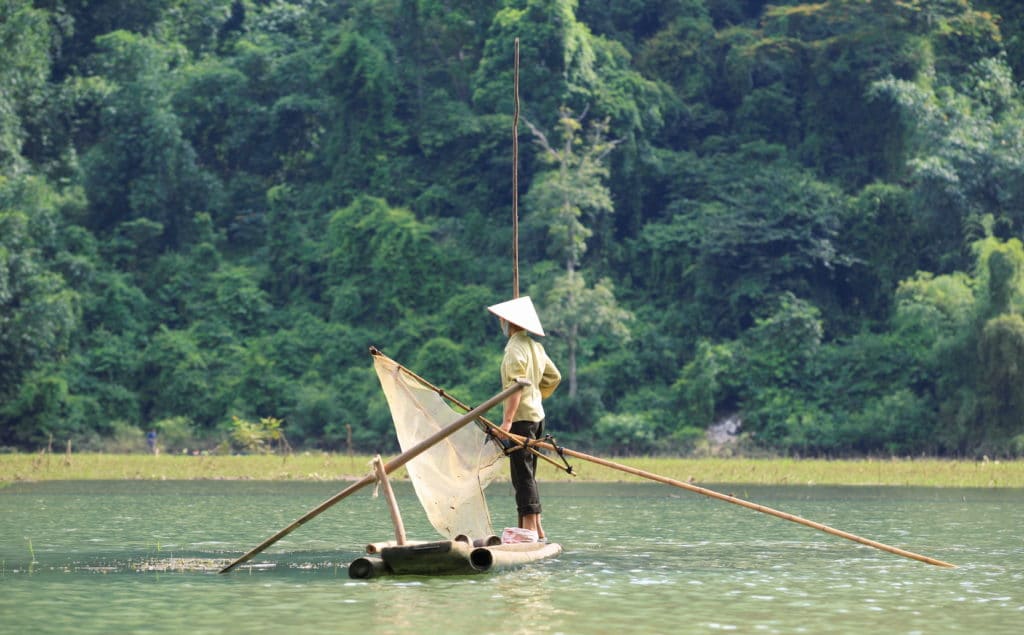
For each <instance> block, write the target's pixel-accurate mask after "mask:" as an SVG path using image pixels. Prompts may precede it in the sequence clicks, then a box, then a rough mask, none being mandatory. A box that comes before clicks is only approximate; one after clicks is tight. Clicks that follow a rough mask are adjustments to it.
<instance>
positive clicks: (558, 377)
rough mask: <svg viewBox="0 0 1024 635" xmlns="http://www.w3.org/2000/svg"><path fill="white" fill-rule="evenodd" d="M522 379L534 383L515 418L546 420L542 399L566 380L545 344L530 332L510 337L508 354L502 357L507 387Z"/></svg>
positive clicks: (526, 389)
mask: <svg viewBox="0 0 1024 635" xmlns="http://www.w3.org/2000/svg"><path fill="white" fill-rule="evenodd" d="M520 378H523V379H527V380H529V382H530V385H529V386H527V387H525V388H523V396H522V399H520V400H519V408H518V409H516V412H515V414H514V415H513V416H512V419H511V421H534V422H537V423H539V422H541V421H544V406H542V405H541V400H542V399H545V398H547V397H549V396H551V393H553V392H554V391H555V388H556V387H558V383H559V382H560V381H562V374H561V373H560V372H558V368H556V367H555V365H554V363H552V361H551V359H550V358H549V357H548V355H547V353H545V352H544V347H543V346H542V345H541V344H540V343H539V342H535V341H534V340H533V339H531V338H530V336H529V335H528V334H527V332H526V331H517V332H516V333H514V334H513V335H512V336H511V337H509V338H508V343H507V344H506V345H505V357H504V359H502V360H501V385H502V387H503V388H508V387H509V386H511V385H512V384H514V383H515V381H516V380H517V379H520Z"/></svg>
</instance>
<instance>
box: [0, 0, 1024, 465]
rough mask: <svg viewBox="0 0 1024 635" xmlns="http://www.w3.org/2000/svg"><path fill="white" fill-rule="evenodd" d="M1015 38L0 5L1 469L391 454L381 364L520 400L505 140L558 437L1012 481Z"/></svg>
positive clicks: (218, 3) (411, 13)
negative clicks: (153, 459)
mask: <svg viewBox="0 0 1024 635" xmlns="http://www.w3.org/2000/svg"><path fill="white" fill-rule="evenodd" d="M1022 26H1024V5H1022V4H1020V3H1018V2H1015V1H1014V0H971V1H969V0H873V1H867V0H826V1H822V2H814V3H812V2H787V1H785V0H778V1H776V2H773V3H768V2H764V1H761V0H714V1H712V0H578V1H577V0H500V1H488V0H349V1H346V0H331V1H326V0H200V1H189V0H92V1H90V2H69V1H65V0H38V1H36V2H30V1H28V0H0V51H2V52H0V447H6V448H14V449H20V450H33V451H34V450H38V449H40V448H44V447H48V446H54V445H55V446H56V447H57V449H58V450H59V449H62V448H63V447H64V444H65V443H66V442H68V441H70V442H71V443H72V444H73V446H74V448H75V449H76V450H78V449H83V450H90V449H95V450H99V449H102V450H113V451H117V450H119V449H124V450H133V449H141V448H144V447H145V438H144V437H145V434H146V432H148V431H149V430H154V431H156V432H157V433H158V434H159V439H160V441H159V442H160V444H161V445H162V446H163V447H164V448H165V449H167V450H169V451H180V450H181V449H182V448H185V447H188V448H193V449H194V448H197V447H202V448H205V449H213V448H215V447H216V446H218V445H220V446H221V447H226V445H225V444H227V443H229V442H233V443H235V447H236V448H237V447H239V444H241V445H242V446H248V447H249V449H250V450H253V449H263V448H266V447H269V445H270V443H271V442H272V441H277V442H279V443H284V442H287V443H288V444H290V446H292V447H294V448H296V449H303V448H305V449H322V450H354V451H358V452H378V451H380V452H386V451H390V450H393V449H394V446H395V442H394V440H393V437H394V435H393V433H392V432H391V427H390V421H389V414H388V410H387V406H386V404H385V402H384V399H383V397H382V395H381V394H380V391H379V389H378V386H377V382H376V377H375V376H374V374H373V371H372V366H371V364H370V360H369V356H368V355H367V349H368V346H370V345H375V346H378V347H380V348H381V349H382V350H383V351H384V352H385V353H387V354H388V355H389V356H391V357H393V358H395V359H397V360H399V361H400V362H402V363H404V364H405V365H407V366H409V367H410V368H412V369H413V370H415V371H416V372H417V373H419V374H420V375H422V376H424V377H426V378H428V379H429V380H431V381H432V382H434V383H435V384H437V385H439V386H442V387H444V388H445V389H446V390H447V391H448V392H449V393H450V394H452V395H455V396H457V397H458V398H459V399H461V400H462V401H465V402H467V403H474V402H479V401H482V400H483V399H485V398H487V397H488V396H490V395H491V394H494V393H495V392H497V390H498V389H499V386H498V363H499V360H500V358H501V352H502V347H503V340H502V338H501V335H500V332H499V330H498V326H497V324H496V321H495V320H494V319H493V318H491V317H490V316H489V315H488V314H487V312H486V311H485V307H486V306H487V305H489V304H494V303H496V302H500V301H503V300H506V299H509V298H510V297H511V295H512V199H513V197H512V194H513V189H512V177H513V160H512V146H513V144H512V141H513V126H514V123H516V124H517V129H518V142H519V143H518V150H519V161H518V186H519V187H518V195H519V196H518V200H519V219H520V229H519V259H520V285H521V290H522V292H523V293H524V294H529V295H530V296H531V297H532V298H533V299H534V301H535V303H536V304H537V306H538V308H539V311H540V314H541V318H542V320H543V321H544V325H545V328H546V330H547V331H548V337H547V338H546V340H545V345H546V347H547V348H548V351H549V353H550V354H551V356H552V358H553V359H554V360H555V361H556V363H557V364H558V365H559V366H560V368H561V369H562V371H563V375H564V377H565V379H564V384H563V386H562V387H560V388H559V390H558V392H556V394H555V396H554V397H553V398H552V399H551V400H550V401H549V403H548V405H547V406H546V407H547V409H548V417H549V424H548V428H549V430H550V431H551V432H553V433H554V434H555V435H556V436H557V437H558V438H559V440H560V441H563V442H565V443H571V444H572V445H573V446H575V447H579V448H581V449H593V450H597V451H602V452H610V453H615V454H618V455H624V454H658V453H669V454H687V453H693V452H697V453H700V452H712V451H717V452H742V453H748V454H762V453H768V454H782V455H788V456H831V457H836V456H847V457H853V456H890V455H901V456H907V455H915V456H917V455H922V454H925V455H933V456H944V457H968V458H974V457H980V456H982V455H988V456H990V457H993V458H994V457H1005V456H1017V455H1020V454H1024V316H1022V310H1024V246H1022V243H1021V236H1022V234H1024V96H1022V92H1021V85H1020V79H1021V77H1022V73H1024V40H1022V36H1021V33H1022V32H1024V29H1022ZM517 38H518V40H519V43H520V73H519V80H520V81H519V87H520V88H519V96H520V109H521V110H520V112H521V116H520V118H519V119H518V120H514V117H513V114H514V100H513V95H514V93H513V69H514V64H513V51H514V43H515V41H516V39H517ZM727 418H728V419H731V420H732V421H735V422H739V423H740V427H739V428H738V432H739V435H738V437H737V439H736V440H735V442H734V443H733V444H732V445H730V446H727V447H726V448H710V447H708V446H707V445H706V442H705V440H704V431H705V429H706V428H707V427H708V426H710V425H712V424H714V423H715V422H719V421H723V420H725V419H727ZM258 422H262V423H267V422H269V423H270V424H272V425H269V424H268V425H269V427H267V429H265V430H262V431H261V428H260V423H258ZM270 432H272V433H273V434H274V435H276V436H273V437H272V438H270V437H263V438H261V437H260V436H259V435H260V434H261V433H270ZM281 432H283V433H284V435H285V436H284V437H282V436H280V433H281ZM245 434H249V437H247V438H244V437H245ZM264 441H266V443H264Z"/></svg>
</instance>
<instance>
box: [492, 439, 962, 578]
mask: <svg viewBox="0 0 1024 635" xmlns="http://www.w3.org/2000/svg"><path fill="white" fill-rule="evenodd" d="M510 436H513V437H516V438H517V439H518V440H520V441H522V440H523V437H519V436H518V435H510ZM530 445H532V446H537V447H541V448H544V449H546V450H554V451H557V450H558V448H556V447H555V446H553V445H551V444H550V443H545V442H543V441H533V442H531V443H530ZM561 451H562V453H563V454H566V455H568V456H572V457H575V458H577V459H582V460H584V461H589V462H591V463H596V464H597V465H603V466H604V467H608V468H611V469H613V470H619V471H620V472H626V473H627V474H633V475H635V476H640V477H643V478H646V479H649V480H652V481H656V482H658V483H664V484H665V485H671V486H672V487H678V488H680V489H685V490H689V491H691V492H694V493H697V494H700V495H702V496H707V497H709V498H716V499H718V500H722V501H725V502H727V503H732V504H733V505H739V506H740V507H746V508H747V509H752V510H754V511H757V512H761V513H762V514H769V515H771V516H775V517H777V518H781V519H783V520H788V521H791V522H794V523H797V524H800V525H804V526H806V527H811V528H812V529H817V530H818V531H823V532H825V533H827V534H832V535H833V536H839V537H840V538H845V539H847V540H852V541H853V542H857V543H860V544H862V545H867V546H868V547H874V548H875V549H881V550H882V551H887V552H889V553H892V554H895V555H897V556H903V557H904V558H911V559H913V560H919V561H920V562H926V563H928V564H933V565H935V566H938V567H949V568H954V569H955V568H956V565H955V564H950V563H948V562H943V561H942V560H937V559H935V558H930V557H928V556H922V555H921V554H917V553H914V552H912V551H906V550H904V549H900V548H899V547H893V546H891V545H887V544H884V543H881V542H878V541H876V540H871V539H869V538H864V537H861V536H858V535H856V534H851V533H849V532H846V531H842V530H840V529H835V528H834V527H829V526H828V525H823V524H822V523H819V522H815V521H813V520H807V519H806V518H801V517H800V516H796V515H794V514H790V513H787V512H782V511H778V510H776V509H772V508H771V507H765V506H764V505H758V504H757V503H751V502H750V501H745V500H743V499H742V498H736V497H735V496H730V495H728V494H722V493H719V492H716V491H714V490H710V489H707V488H705V487H700V486H698V485H693V484H691V483H686V482H684V481H677V480H676V479H673V478H668V477H667V476H661V475H659V474H654V473H653V472H647V471H645V470H641V469H638V468H635V467H630V466H628V465H622V464H621V463H615V462H614V461H609V460H607V459H602V458H599V457H596V456H590V455H588V454H584V453H582V452H577V451H575V450H570V449H568V448H562V449H561Z"/></svg>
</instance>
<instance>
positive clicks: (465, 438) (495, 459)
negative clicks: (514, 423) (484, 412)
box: [374, 355, 504, 539]
mask: <svg viewBox="0 0 1024 635" xmlns="http://www.w3.org/2000/svg"><path fill="white" fill-rule="evenodd" d="M374 368H375V369H376V371H377V377H378V378H379V379H380V385H381V388H382V389H383V390H384V396H385V397H386V398H387V401H388V407H389V408H390V409H391V418H392V420H393V421H394V424H395V432H396V434H397V435H398V443H399V445H400V446H401V447H402V451H403V452H404V451H406V450H408V449H409V448H411V447H413V446H414V445H416V444H417V443H419V442H420V441H422V440H423V439H425V438H427V437H429V436H430V435H432V434H434V433H435V432H437V431H438V430H441V429H442V428H444V427H446V426H448V425H450V424H452V423H453V422H454V421H455V420H456V419H458V418H459V417H461V416H462V414H463V413H461V412H456V411H455V410H453V409H452V408H451V407H450V406H449V405H448V403H447V402H446V401H445V400H444V399H443V398H442V397H441V396H440V395H439V394H438V393H437V391H436V390H434V389H433V388H431V387H429V386H427V385H425V384H424V383H423V382H422V381H421V380H419V379H418V378H417V377H415V376H414V375H412V374H411V373H409V372H408V371H407V370H405V369H404V368H402V366H401V365H399V364H398V363H397V362H395V361H394V360H392V359H389V358H387V357H385V356H384V355H374ZM487 438H488V437H487V435H486V434H485V433H484V432H483V431H482V430H481V428H480V427H479V425H478V424H476V423H470V424H467V425H466V426H464V427H462V428H460V429H459V430H458V431H456V432H455V433H453V434H451V435H449V436H448V437H446V438H444V439H443V440H441V441H440V442H438V443H437V444H436V445H434V446H433V447H431V448H430V449H428V450H426V451H425V452H423V453H422V454H420V455H419V456H417V457H416V458H414V459H413V460H411V461H409V463H407V464H406V470H407V471H408V472H409V479H410V480H411V481H412V484H413V488H414V489H415V490H416V496H417V498H419V501H420V504H421V505H422V506H423V509H424V511H426V513H427V518H428V519H429V520H430V524H431V525H433V526H434V528H435V529H436V530H437V531H438V533H440V534H441V535H442V536H444V537H446V538H448V539H452V538H454V537H455V536H458V535H459V534H463V535H466V536H469V537H471V538H483V537H486V536H491V535H493V534H494V531H493V530H492V528H491V515H490V512H489V511H488V509H487V499H486V497H485V495H484V488H485V487H487V485H488V483H490V482H491V480H492V479H493V478H494V476H495V472H496V470H497V468H498V466H499V459H501V458H502V457H503V456H504V454H503V453H502V451H501V448H500V447H498V445H497V444H496V443H494V442H487V443H485V441H486V440H487Z"/></svg>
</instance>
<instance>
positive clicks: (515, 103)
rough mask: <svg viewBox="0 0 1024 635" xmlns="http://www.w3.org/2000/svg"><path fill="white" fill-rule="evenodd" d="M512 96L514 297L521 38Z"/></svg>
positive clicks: (516, 281) (514, 283)
mask: <svg viewBox="0 0 1024 635" xmlns="http://www.w3.org/2000/svg"><path fill="white" fill-rule="evenodd" d="M512 76H513V80H512V88H513V97H512V297H513V298H518V297H519V38H516V41H515V58H514V66H513V73H512Z"/></svg>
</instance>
